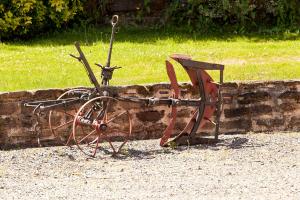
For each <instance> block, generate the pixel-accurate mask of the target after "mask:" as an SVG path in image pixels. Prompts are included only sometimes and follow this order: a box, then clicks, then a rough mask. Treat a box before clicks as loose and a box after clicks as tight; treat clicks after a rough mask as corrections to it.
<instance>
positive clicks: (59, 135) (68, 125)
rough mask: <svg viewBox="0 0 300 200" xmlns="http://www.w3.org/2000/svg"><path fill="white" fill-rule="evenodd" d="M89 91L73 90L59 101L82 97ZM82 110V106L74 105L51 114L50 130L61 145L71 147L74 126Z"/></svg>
mask: <svg viewBox="0 0 300 200" xmlns="http://www.w3.org/2000/svg"><path fill="white" fill-rule="evenodd" d="M88 91H89V90H87V89H72V90H68V91H67V92H65V93H63V94H62V95H60V96H59V97H58V98H57V100H59V99H68V98H76V97H80V96H81V95H82V94H83V93H85V92H88ZM79 108H80V104H74V105H72V106H69V107H68V108H59V109H57V108H56V109H53V110H51V111H50V112H49V128H50V130H51V132H52V134H53V135H54V136H55V138H56V139H57V140H58V141H59V143H60V144H63V145H69V144H70V142H71V139H72V124H73V120H74V117H75V114H76V113H77V110H78V109H79Z"/></svg>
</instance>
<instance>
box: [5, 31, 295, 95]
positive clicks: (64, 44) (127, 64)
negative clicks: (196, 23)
mask: <svg viewBox="0 0 300 200" xmlns="http://www.w3.org/2000/svg"><path fill="white" fill-rule="evenodd" d="M109 32H110V30H109V29H95V28H92V29H89V30H76V31H75V30H74V29H73V30H69V31H66V32H63V33H54V34H50V35H46V36H45V35H44V36H42V37H36V38H35V39H31V40H29V41H14V42H7V43H0V61H1V62H0V91H16V90H27V89H37V88H65V87H74V86H90V85H91V84H90V83H89V80H88V78H87V76H86V73H85V71H84V68H83V66H82V65H81V64H80V63H79V62H78V61H76V60H75V59H73V58H71V57H69V56H68V54H69V53H72V54H77V52H76V50H75V47H74V46H73V43H74V41H80V43H81V45H82V49H83V51H84V52H85V54H86V57H87V58H88V60H89V62H90V64H91V65H93V64H94V63H95V62H97V63H99V62H100V63H102V64H105V62H106V56H107V51H108V45H109V37H110V33H109ZM172 53H182V54H188V55H191V56H192V57H193V59H195V60H200V61H206V62H213V63H222V64H225V81H240V80H243V81H244V80H283V79H284V80H288V79H299V78H300V34H299V33H295V34H291V33H286V34H282V35H267V36H263V35H255V34H254V35H246V36H245V35H244V36H241V35H235V34H224V35H213V36H211V35H210V36H207V35H206V36H203V35H200V34H187V33H184V32H183V31H174V30H173V31H164V30H146V29H124V28H123V29H121V30H120V31H119V33H118V34H117V35H116V41H115V43H114V49H113V54H112V61H111V64H112V65H117V66H122V67H123V68H122V69H120V70H117V71H116V72H115V74H114V78H113V80H112V81H111V84H113V85H128V84H144V83H156V82H168V78H167V74H166V72H165V66H164V61H165V59H166V58H167V56H168V55H170V54H172ZM175 69H176V71H177V75H178V79H179V81H188V76H187V75H186V73H185V72H184V71H183V69H182V68H181V67H180V66H179V65H177V64H175ZM93 70H94V72H95V73H96V75H97V76H99V73H100V69H99V68H98V67H96V66H95V65H93ZM212 76H213V77H214V78H217V74H214V73H213V74H212Z"/></svg>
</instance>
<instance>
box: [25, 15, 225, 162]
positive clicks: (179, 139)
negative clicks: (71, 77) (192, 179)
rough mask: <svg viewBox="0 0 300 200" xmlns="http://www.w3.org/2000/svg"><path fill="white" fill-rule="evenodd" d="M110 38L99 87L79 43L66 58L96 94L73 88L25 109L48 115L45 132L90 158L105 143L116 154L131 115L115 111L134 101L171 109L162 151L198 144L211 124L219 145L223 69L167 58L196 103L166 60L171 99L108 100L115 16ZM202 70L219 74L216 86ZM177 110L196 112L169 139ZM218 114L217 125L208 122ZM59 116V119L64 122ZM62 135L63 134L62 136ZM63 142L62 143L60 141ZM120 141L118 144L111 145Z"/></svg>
mask: <svg viewBox="0 0 300 200" xmlns="http://www.w3.org/2000/svg"><path fill="white" fill-rule="evenodd" d="M111 23H112V33H111V39H110V46H109V52H108V58H107V63H106V65H104V66H103V65H101V64H96V65H97V66H99V67H101V80H102V81H101V84H99V83H98V81H97V79H96V77H95V75H94V73H93V71H92V69H91V67H90V65H89V62H88V61H87V59H86V57H85V55H84V53H83V52H82V50H81V48H80V45H79V43H78V42H76V43H75V47H76V49H77V51H78V53H79V56H75V55H72V54H70V56H72V57H73V58H75V59H77V60H78V61H79V62H81V63H82V64H83V65H84V67H85V69H86V72H87V74H88V77H89V79H90V81H91V83H92V84H93V85H94V86H95V88H94V89H92V90H88V89H73V90H70V91H67V92H65V93H64V94H62V95H61V96H60V97H59V98H58V99H57V100H46V101H35V102H29V103H26V104H25V106H29V107H34V114H35V115H36V116H37V117H39V116H40V114H41V113H42V112H43V113H45V112H48V111H49V128H50V130H51V131H52V133H53V134H54V135H55V136H56V138H59V139H61V141H62V142H63V143H64V144H66V145H70V144H71V141H72V140H73V141H74V142H75V144H76V145H77V146H78V148H79V149H80V150H81V151H82V152H84V153H85V154H87V155H89V156H95V155H96V153H97V150H98V149H99V148H100V147H99V143H101V142H102V141H107V142H108V143H109V145H110V146H111V148H112V150H113V154H117V153H118V152H120V150H121V148H122V147H123V146H124V144H125V143H126V142H127V141H128V139H129V137H130V135H131V132H132V123H131V116H130V113H129V111H128V110H124V109H123V108H122V107H120V106H118V102H128V103H129V102H133V103H139V104H143V105H145V106H156V105H168V106H170V107H171V113H170V116H171V119H170V123H169V125H168V126H167V128H166V129H165V131H164V132H163V136H162V137H161V140H160V145H161V146H164V147H165V146H168V145H174V144H176V145H184V144H197V143H199V142H201V141H203V138H198V137H196V133H197V130H198V129H199V128H202V127H203V126H204V125H205V124H206V123H212V124H214V125H215V134H214V138H210V141H213V142H217V141H218V134H219V124H220V113H221V104H222V96H221V89H222V88H221V86H222V84H223V70H224V65H220V64H211V63H206V62H199V61H194V60H192V59H191V58H190V57H189V56H185V55H180V54H173V55H171V56H170V58H171V59H173V60H175V61H177V62H178V63H180V64H181V65H182V67H183V68H184V69H185V71H186V72H187V73H188V75H189V77H190V79H191V82H192V85H193V87H194V88H195V89H197V90H198V91H199V98H197V99H182V98H180V96H181V95H180V88H179V85H178V82H177V78H176V74H175V71H174V67H173V65H172V64H171V62H170V60H166V69H167V74H168V77H169V79H170V83H171V90H172V96H171V97H169V98H155V97H151V98H138V97H121V96H114V97H113V96H112V95H111V94H110V92H109V90H108V86H109V81H110V80H111V79H112V76H113V72H114V70H116V69H119V68H120V67H116V66H114V67H111V66H110V60H111V55H112V47H113V41H114V37H115V33H116V25H117V23H118V16H117V15H114V16H113V18H112V22H111ZM206 70H218V71H219V72H220V81H219V83H215V82H214V81H213V79H212V78H211V77H210V76H209V74H208V73H207V72H206ZM179 106H186V107H194V108H195V110H194V112H193V115H192V118H191V119H190V121H189V122H188V123H187V125H186V127H185V128H184V129H183V130H182V131H181V132H180V133H179V134H178V135H177V136H175V137H174V138H173V139H170V137H171V136H172V133H173V129H174V127H175V122H176V116H177V108H178V107H179ZM214 112H216V120H215V122H213V121H212V120H211V118H212V115H213V114H214ZM61 116H63V119H62V117H61ZM62 128H64V129H66V131H65V133H64V134H58V132H59V131H57V130H59V129H62ZM35 131H36V132H37V135H41V131H42V128H41V122H40V120H39V119H38V120H37V123H36V125H35ZM60 132H61V131H60ZM63 138H64V139H63ZM113 141H119V142H113Z"/></svg>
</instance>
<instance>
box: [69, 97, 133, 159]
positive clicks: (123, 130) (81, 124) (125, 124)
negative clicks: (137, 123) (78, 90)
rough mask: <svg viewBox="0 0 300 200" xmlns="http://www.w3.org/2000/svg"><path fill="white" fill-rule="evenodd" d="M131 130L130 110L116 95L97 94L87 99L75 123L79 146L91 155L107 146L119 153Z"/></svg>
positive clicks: (76, 140) (74, 134)
mask: <svg viewBox="0 0 300 200" xmlns="http://www.w3.org/2000/svg"><path fill="white" fill-rule="evenodd" d="M131 130H132V126H131V117H130V114H129V112H128V111H127V110H124V109H123V108H122V106H121V105H120V103H119V101H118V100H117V99H115V98H112V97H96V98H94V99H91V100H90V101H88V102H86V103H85V104H84V105H83V106H82V107H81V108H80V109H79V110H78V112H77V113H76V116H75V120H74V122H73V138H74V141H75V143H76V145H77V146H78V148H79V149H80V150H81V151H82V152H83V153H84V154H86V155H88V156H91V157H95V155H96V153H97V152H98V150H99V149H100V148H102V149H105V148H104V147H105V146H109V147H110V148H111V149H112V154H113V155H116V154H118V153H119V152H120V150H121V148H122V147H123V146H124V145H125V144H126V142H127V141H128V139H129V137H130V135H131ZM104 143H106V145H105V144H104ZM100 144H102V145H101V147H100ZM106 152H107V151H106Z"/></svg>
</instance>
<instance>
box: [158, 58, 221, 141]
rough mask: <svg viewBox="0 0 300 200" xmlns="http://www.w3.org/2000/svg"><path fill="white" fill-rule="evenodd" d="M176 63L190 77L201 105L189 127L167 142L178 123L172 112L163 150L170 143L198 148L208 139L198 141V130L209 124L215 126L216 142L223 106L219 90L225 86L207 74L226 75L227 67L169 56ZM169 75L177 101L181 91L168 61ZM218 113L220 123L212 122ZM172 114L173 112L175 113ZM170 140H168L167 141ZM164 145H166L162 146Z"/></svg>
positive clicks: (164, 137)
mask: <svg viewBox="0 0 300 200" xmlns="http://www.w3.org/2000/svg"><path fill="white" fill-rule="evenodd" d="M170 57H171V58H172V59H173V60H175V61H177V62H178V63H180V64H181V65H182V66H183V68H184V69H185V71H186V72H187V73H188V75H189V77H190V79H191V82H192V85H193V87H194V88H195V89H197V90H198V91H199V95H200V99H201V104H200V105H199V107H198V108H197V109H196V110H195V111H194V113H193V116H192V118H191V119H190V121H189V122H188V123H187V125H186V127H185V128H184V129H183V130H182V131H181V132H180V133H179V134H178V135H177V136H176V137H174V138H173V139H172V140H169V141H165V140H168V138H169V137H170V135H171V133H172V132H173V128H174V126H175V122H174V121H175V119H176V116H173V112H172V119H171V122H170V124H169V126H168V127H167V129H166V130H165V132H164V135H163V137H162V139H161V146H167V145H169V144H170V143H176V145H186V144H197V143H199V142H200V143H201V142H203V141H206V140H205V139H203V138H202V139H199V138H196V133H197V131H198V129H199V128H202V127H203V126H204V125H205V124H206V123H207V122H210V123H212V124H214V125H216V127H217V128H216V133H215V138H217V134H218V131H219V130H218V129H219V124H218V123H219V117H220V114H219V112H220V106H218V105H219V104H220V103H221V100H220V99H221V97H220V92H219V90H220V87H221V85H222V78H220V83H215V82H214V81H213V79H212V78H211V77H210V75H209V74H208V73H207V72H206V71H205V70H220V72H221V71H223V69H224V66H223V65H219V64H211V63H205V62H199V61H194V60H192V59H191V57H189V56H186V55H180V54H173V55H171V56H170ZM166 68H167V73H168V76H169V79H170V82H171V89H172V91H173V92H174V91H176V93H177V94H178V96H176V97H175V98H180V97H179V95H180V91H179V92H178V90H179V87H178V82H177V79H176V75H175V71H174V68H173V66H172V64H171V63H170V62H169V61H167V62H166ZM220 76H221V77H223V73H220ZM173 107H176V105H172V109H173ZM216 110H217V112H218V113H217V122H213V121H212V120H211V118H212V116H213V114H214V112H215V111H216ZM172 111H173V110H172ZM167 136H169V137H167ZM162 141H164V142H162Z"/></svg>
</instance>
